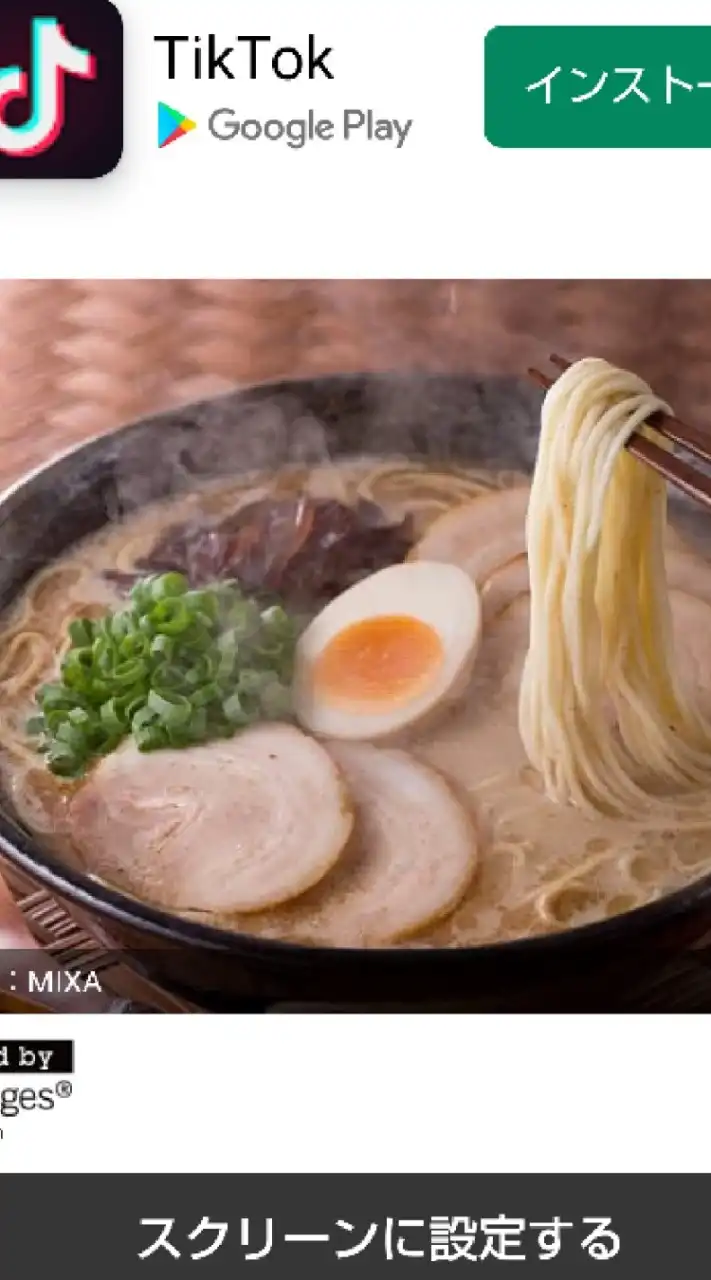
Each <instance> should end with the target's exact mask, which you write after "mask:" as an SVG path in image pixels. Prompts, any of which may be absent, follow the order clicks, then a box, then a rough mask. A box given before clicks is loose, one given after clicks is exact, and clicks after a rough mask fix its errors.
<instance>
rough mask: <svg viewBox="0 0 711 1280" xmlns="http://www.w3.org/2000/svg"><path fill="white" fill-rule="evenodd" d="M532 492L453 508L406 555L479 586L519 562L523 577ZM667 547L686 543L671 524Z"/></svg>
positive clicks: (522, 488)
mask: <svg viewBox="0 0 711 1280" xmlns="http://www.w3.org/2000/svg"><path fill="white" fill-rule="evenodd" d="M529 496H530V488H529V486H528V485H517V486H516V487H515V488H511V489H500V490H496V491H495V492H494V493H486V494H483V495H482V496H481V497H477V498H472V499H471V501H470V502H464V503H462V504H461V506H457V507H453V508H452V510H451V511H446V512H445V513H444V515H441V516H438V518H437V519H436V520H434V521H433V522H432V524H431V525H430V527H429V529H428V530H427V532H426V533H425V534H424V535H423V537H422V538H421V539H420V541H419V542H418V543H417V544H416V545H415V546H414V547H413V549H412V551H411V552H410V555H409V557H408V558H409V559H411V560H434V561H437V562H444V563H445V564H456V565H458V566H459V568H460V569H464V571H465V573H468V574H469V577H470V578H472V579H473V581H474V582H475V583H476V585H477V586H478V587H479V589H480V590H482V589H483V587H484V586H485V584H486V583H487V582H488V581H489V579H490V578H491V577H492V575H493V574H496V573H498V572H499V571H501V570H502V569H504V568H506V567H508V566H509V565H513V564H515V566H516V567H515V573H516V575H518V576H519V577H520V558H521V557H522V556H525V555H526V515H527V512H528V500H529ZM665 545H666V549H667V553H674V554H678V553H679V551H680V550H683V547H684V543H683V541H682V539H681V538H680V537H679V535H678V533H677V532H676V530H675V529H674V528H673V527H672V526H671V525H669V526H667V530H666V537H665ZM502 585H503V584H502ZM513 594H515V592H514V593H513ZM510 598H513V596H511V597H510ZM482 603H483V600H482ZM490 616H491V615H490Z"/></svg>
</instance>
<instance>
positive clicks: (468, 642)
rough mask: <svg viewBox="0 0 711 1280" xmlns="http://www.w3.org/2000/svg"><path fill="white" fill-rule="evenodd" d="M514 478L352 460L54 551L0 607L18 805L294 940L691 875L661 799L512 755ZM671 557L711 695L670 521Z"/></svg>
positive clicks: (502, 921) (98, 857)
mask: <svg viewBox="0 0 711 1280" xmlns="http://www.w3.org/2000/svg"><path fill="white" fill-rule="evenodd" d="M528 495H529V487H528V481H527V480H526V478H525V477H524V476H519V475H513V474H511V473H506V474H501V473H497V474H493V473H485V472H482V471H477V470H466V469H461V468H460V469H454V468H448V469H447V468H444V467H443V468H442V469H441V470H437V469H435V468H434V467H433V466H432V465H431V464H425V463H422V464H419V463H414V462H412V461H407V460H403V459H398V458H393V459H388V458H385V459H378V460H374V459H372V458H367V459H358V458H356V459H353V460H350V461H346V462H343V463H342V464H333V465H329V466H324V467H319V468H315V469H313V470H311V471H304V470H303V469H299V470H297V469H293V470H285V471H283V472H281V473H279V474H277V475H254V476H251V477H247V478H245V479H241V480H230V481H229V482H222V483H220V484H219V485H217V484H213V485H209V486H205V487H204V488H202V489H199V490H196V491H195V492H193V493H192V494H190V496H188V497H184V498H180V499H175V500H171V501H169V502H166V503H164V504H161V505H155V506H153V507H151V508H146V509H145V510H143V511H142V512H141V513H140V514H138V515H133V516H131V517H130V518H128V519H126V520H125V522H123V523H116V524H113V525H111V526H110V527H108V528H107V529H106V530H105V531H104V532H102V533H101V534H100V535H98V536H95V537H92V538H90V539H88V540H86V541H85V542H84V543H82V544H80V545H77V546H76V547H75V548H74V549H73V550H72V551H71V552H70V553H68V554H67V555H65V556H63V557H62V558H61V559H59V560H57V562H56V563H54V564H53V565H51V566H50V567H49V568H48V569H46V570H44V571H43V572H42V573H40V574H39V575H38V576H36V577H35V578H34V580H32V581H31V582H30V583H29V585H28V587H27V588H26V590H25V591H24V592H23V594H22V596H21V598H20V599H19V600H18V601H17V603H16V605H15V606H14V607H13V609H12V611H11V612H10V613H8V614H7V615H6V616H5V617H4V619H3V620H2V632H1V634H0V687H1V688H2V724H1V726H0V738H1V742H0V750H1V765H2V774H3V781H4V786H5V789H6V790H7V792H8V794H9V796H10V797H11V801H12V804H13V806H14V808H15V810H16V812H17V814H18V817H19V818H20V820H21V821H22V822H23V823H24V824H25V825H26V826H27V827H28V828H29V829H30V830H31V831H33V832H35V833H36V835H37V836H38V837H39V838H40V840H41V841H42V843H43V844H45V845H46V846H48V847H50V846H51V847H52V848H53V849H54V850H55V851H58V852H59V853H60V854H61V856H62V858H64V859H66V860H67V861H71V863H72V864H73V865H79V866H81V867H83V869H84V870H85V871H86V872H87V873H88V874H89V875H90V876H93V877H95V878H98V879H100V880H104V881H106V882H109V883H111V884H112V885H113V886H114V887H116V888H118V889H120V890H122V891H123V892H124V893H126V894H128V895H129V896H132V897H135V898H141V899H143V900H145V901H148V902H150V903H151V904H153V905H155V906H158V907H162V908H163V909H165V910H168V911H171V912H174V913H177V914H181V915H185V916H188V917H191V918H198V919H201V920H204V921H207V922H209V923H212V924H217V925H220V926H222V927H226V928H229V929H235V930H239V931H243V932H248V933H253V934H259V935H262V936H266V937H270V938H283V939H287V940H290V941H298V942H304V943H307V944H308V943H311V944H314V943H320V944H326V945H333V946H338V945H348V946H353V945H360V946H384V945H385V946H417V947H466V946H474V945H477V944H481V943H489V942H495V941H505V940H509V939H514V938H520V937H526V936H530V935H534V934H542V933H549V932H553V931H556V930H560V929H564V928H570V927H574V926H578V925H582V924H584V923H588V922H592V921H596V920H602V919H604V918H606V917H609V916H614V915H617V914H619V913H622V912H626V911H629V910H631V909H633V908H635V907H637V906H639V905H642V904H644V903H647V902H649V901H651V900H652V899H654V898H657V897H659V896H661V895H664V894H667V893H669V892H671V891H673V890H675V889H678V888H680V887H681V886H683V885H686V884H688V883H690V882H691V881H693V880H695V879H697V878H698V877H700V876H702V875H703V874H705V873H706V872H708V871H711V839H709V835H708V832H707V831H705V830H704V829H703V824H697V826H696V827H694V826H693V825H689V824H687V825H686V826H685V825H684V824H682V823H680V821H679V816H678V813H677V811H676V809H675V805H674V804H673V803H672V802H671V801H669V803H668V804H658V805H656V806H655V807H654V808H653V809H650V814H649V815H647V816H644V815H643V816H642V817H639V816H638V817H636V818H635V819H634V820H627V819H621V818H618V817H614V818H613V817H605V816H600V815H589V814H587V813H584V812H582V811H581V810H579V809H577V808H575V807H573V806H566V805H557V804H554V803H552V802H551V800H549V799H548V798H547V796H546V795H545V794H544V791H543V786H542V782H541V779H540V777H539V774H538V773H537V771H536V770H534V769H533V768H532V767H531V765H530V764H529V761H528V759H527V756H526V753H525V751H524V748H523V745H522V742H521V738H520V736H519V730H518V700H519V684H520V678H521V672H522V669H523V665H524V660H525V657H526V652H527V648H528V642H529V580H528V568H527V559H526V535H525V518H526V511H527V505H528ZM666 565H667V576H668V582H669V588H670V598H671V605H672V614H673V621H674V630H675V640H676V645H677V653H678V658H679V663H680V667H681V669H682V670H683V672H684V674H685V679H686V680H687V682H688V686H689V690H690V692H691V693H692V694H693V697H694V698H695V699H696V700H697V701H698V703H699V704H700V705H704V706H708V705H709V703H710V702H711V646H710V645H709V636H711V566H710V565H709V563H708V562H707V561H706V560H704V559H703V558H702V557H700V556H699V555H698V554H697V553H696V552H695V551H692V550H690V549H688V548H687V547H686V546H685V545H684V544H683V543H682V542H681V540H680V539H679V537H678V536H677V535H676V534H675V533H674V532H673V531H672V530H667V535H666ZM235 583H236V584H237V585H236V586H235V585H234V584H235ZM216 584H217V588H219V589H216ZM220 592H221V593H220ZM132 593H133V594H132ZM230 593H232V594H230ZM127 617H128V621H126V618H127ZM117 618H118V621H117ZM80 619H83V620H85V621H84V622H83V623H81V624H80V625H79V627H78V628H77V627H76V626H75V627H74V628H73V629H72V632H71V633H70V624H72V622H74V623H76V621H77V620H80ZM122 619H123V620H122ZM181 627H182V630H181V629H180V628H181ZM289 628H291V630H289ZM289 637H293V646H292V647H290V646H291V645H292V641H291V639H289ZM292 648H293V652H292ZM68 657H70V658H71V660H70V661H68ZM62 663H64V671H65V676H63V675H62ZM92 664H93V665H92ZM102 664H103V665H102ZM65 678H66V680H68V681H69V684H66V683H65V684H63V683H62V681H63V680H64V679H65ZM181 682H182V683H181ZM48 685H49V686H50V688H51V690H53V692H50V693H47V692H46V689H47V686H48ZM38 690H39V691H42V690H44V691H45V692H44V693H42V692H40V711H41V717H40V718H41V719H42V718H43V732H44V737H42V736H41V734H40V729H39V728H38V726H37V723H36V720H37V713H38V705H37V702H36V698H37V695H38ZM117 691H118V693H117ZM186 691H187V692H186ZM119 695H120V696H119ZM42 699H44V705H42ZM710 709H711V708H710ZM70 712H71V715H70ZM28 720H29V721H31V724H30V731H28V728H27V724H28ZM38 734H40V736H39V737H38ZM102 735H103V736H102ZM92 744H93V745H92ZM41 746H44V754H42V753H41V752H40V750H39V749H38V748H39V747H41ZM48 762H49V763H48ZM53 769H54V771H53ZM652 815H653V816H652ZM707 825H708V824H707Z"/></svg>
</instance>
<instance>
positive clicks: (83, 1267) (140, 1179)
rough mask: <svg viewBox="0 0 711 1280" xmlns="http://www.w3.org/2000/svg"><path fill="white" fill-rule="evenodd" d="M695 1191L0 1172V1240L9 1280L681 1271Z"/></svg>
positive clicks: (496, 1179)
mask: <svg viewBox="0 0 711 1280" xmlns="http://www.w3.org/2000/svg"><path fill="white" fill-rule="evenodd" d="M445 1122H446V1120H445V1119H444V1118H443V1123H445ZM710 1194H711V1175H707V1174H700V1175H696V1174H693V1175H686V1174H684V1175H675V1174H669V1175H667V1174H610V1175H597V1174H580V1175H568V1174H496V1175H489V1174H374V1175H367V1174H337V1175H332V1174H255V1175H253V1174H225V1175H223V1174H166V1175H163V1174H105V1175H102V1176H99V1177H97V1176H96V1175H83V1174H76V1175H66V1174H37V1175H34V1174H24V1175H13V1174H2V1175H0V1240H2V1249H3V1256H4V1257H6V1258H12V1259H14V1262H15V1266H14V1268H13V1270H16V1271H17V1274H18V1275H19V1274H20V1273H22V1274H23V1275H33V1274H35V1272H36V1271H39V1272H41V1273H42V1274H46V1275H50V1274H54V1273H55V1272H56V1270H57V1268H58V1267H59V1266H60V1264H62V1263H66V1265H67V1268H71V1271H72V1275H73V1276H74V1277H75V1280H83V1277H85V1276H86V1277H87V1280H89V1277H91V1280H95V1278H96V1276H97V1274H107V1275H108V1276H109V1277H113V1276H114V1275H116V1276H120V1277H121V1280H131V1277H133V1276H139V1275H142V1276H151V1275H154V1276H170V1275H173V1276H174V1275H175V1274H176V1273H177V1272H178V1271H179V1270H180V1268H183V1269H184V1268H186V1267H187V1266H190V1265H192V1264H194V1263H199V1264H200V1265H201V1267H202V1268H203V1269H209V1271H210V1274H211V1275H213V1276H225V1277H227V1276H230V1277H235V1276H237V1275H239V1274H241V1273H242V1272H246V1274H250V1272H249V1268H250V1267H251V1268H252V1274H253V1275H254V1276H255V1277H258V1276H260V1275H261V1276H262V1277H266V1278H267V1280H271V1278H272V1277H282V1276H283V1277H285V1278H286V1277H292V1276H293V1275H294V1271H295V1268H298V1267H301V1268H305V1269H306V1270H307V1273H308V1274H309V1276H311V1277H312V1278H313V1280H319V1278H320V1277H333V1276H337V1275H338V1271H337V1270H336V1269H335V1267H336V1264H337V1263H338V1264H340V1265H341V1266H342V1268H343V1274H344V1276H348V1275H353V1274H355V1275H364V1274H365V1273H366V1271H367V1272H368V1273H369V1274H370V1275H371V1276H373V1275H375V1276H377V1275H380V1274H381V1272H382V1274H383V1275H387V1274H388V1272H390V1271H392V1270H393V1268H398V1269H399V1270H400V1271H404V1268H405V1267H408V1268H409V1269H410V1271H411V1272H413V1273H414V1272H415V1271H417V1270H419V1271H422V1270H423V1269H424V1268H425V1267H429V1266H432V1265H434V1264H435V1263H437V1262H458V1263H460V1264H461V1265H462V1266H463V1267H466V1265H467V1264H468V1263H469V1264H470V1263H472V1262H476V1264H477V1266H479V1267H482V1266H486V1267H489V1268H490V1269H493V1267H494V1266H495V1265H498V1266H499V1267H502V1266H503V1265H504V1264H505V1263H515V1264H516V1265H517V1268H518V1274H521V1273H523V1274H529V1273H532V1272H534V1271H536V1272H537V1273H538V1272H541V1271H542V1270H543V1269H545V1270H546V1271H547V1272H548V1274H550V1269H551V1264H552V1263H553V1264H557V1266H556V1270H555V1271H554V1272H553V1275H561V1276H565V1277H566V1280H569V1278H571V1277H572V1278H573V1280H574V1278H575V1277H576V1276H580V1275H587V1274H589V1273H590V1271H591V1270H593V1271H594V1270H595V1269H597V1271H598V1272H599V1273H601V1274H602V1275H606V1274H610V1273H615V1274H617V1275H626V1276H632V1275H633V1274H634V1275H637V1274H638V1272H639V1269H640V1268H644V1269H645V1273H647V1274H649V1273H650V1272H651V1273H652V1274H657V1273H661V1274H664V1273H665V1271H666V1274H671V1273H672V1269H673V1271H674V1274H681V1275H688V1276H691V1275H692V1274H693V1275H696V1274H698V1273H699V1272H700V1264H701V1260H702V1259H703V1258H704V1257H705V1251H706V1241H707V1234H708V1227H707V1216H708V1211H707V1205H708V1203H709V1197H710ZM28 1224H31V1225H30V1229H29V1230H28ZM347 1268H350V1270H347ZM193 1274H195V1275H197V1274H199V1272H197V1271H194V1273H193Z"/></svg>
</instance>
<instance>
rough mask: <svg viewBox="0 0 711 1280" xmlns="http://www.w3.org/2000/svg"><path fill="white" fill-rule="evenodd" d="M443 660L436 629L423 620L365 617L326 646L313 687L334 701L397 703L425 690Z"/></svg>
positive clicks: (330, 700)
mask: <svg viewBox="0 0 711 1280" xmlns="http://www.w3.org/2000/svg"><path fill="white" fill-rule="evenodd" d="M443 658H444V649H443V647H442V642H441V640H440V638H439V636H438V634H437V632H436V631H435V630H434V629H433V628H432V627H430V626H428V625H427V623H426V622H421V621H420V620H419V618H409V617H401V616H391V615H386V616H383V617H378V618H365V619H364V620H363V621H362V622H354V623H353V624H352V625H351V626H350V627H346V628H345V629H344V630H343V631H340V632H339V633H338V634H337V635H335V636H334V637H333V639H332V640H331V641H330V642H329V643H328V644H327V645H326V647H325V649H324V650H323V652H322V653H321V654H320V656H319V658H318V659H317V661H316V663H315V666H314V672H313V678H314V686H315V688H316V690H317V691H318V693H319V694H320V695H321V697H323V698H324V699H325V700H326V701H328V702H332V703H333V702H341V703H351V704H352V703H355V702H360V703H369V704H371V705H372V704H373V703H380V704H385V703H387V704H389V705H393V704H394V703H399V702H405V701H408V700H409V699H410V698H412V697H415V696H416V695H417V694H418V693H420V692H421V691H422V690H423V689H424V688H426V686H427V685H428V684H429V683H430V681H431V679H432V677H433V676H434V675H435V673H436V672H437V670H438V669H439V667H440V665H441V663H442V660H443Z"/></svg>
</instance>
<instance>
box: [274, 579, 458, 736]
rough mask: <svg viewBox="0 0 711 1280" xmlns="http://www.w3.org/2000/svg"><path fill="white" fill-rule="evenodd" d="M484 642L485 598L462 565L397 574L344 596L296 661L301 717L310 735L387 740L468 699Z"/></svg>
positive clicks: (309, 634) (310, 631) (308, 634)
mask: <svg viewBox="0 0 711 1280" xmlns="http://www.w3.org/2000/svg"><path fill="white" fill-rule="evenodd" d="M480 639H481V607H480V603H479V593H478V591H477V588H476V586H475V585H474V583H473V582H472V580H471V578H470V577H469V575H468V574H467V573H465V572H464V570H463V569H460V568H458V567H457V566H456V565H449V564H434V563H429V562H427V561H424V560H418V561H413V562H412V563H406V564H398V565H393V566H391V567H390V568H388V569H382V570H381V571H380V572H379V573H374V574H373V575H372V576H371V577H370V578H365V579H364V580H363V581H362V582H359V583H357V585H356V586H354V587H351V588H350V590H348V591H344V593H343V595H341V596H338V597H337V598H336V599H335V600H332V601H331V603H330V604H328V605H327V606H326V608H325V609H323V611H322V612H321V613H320V614H318V616H317V617H316V618H314V620H313V622H311V623H310V625H309V626H308V627H307V628H306V630H305V631H304V633H303V634H302V636H301V638H300V640H299V643H298V646H297V651H296V667H295V673H294V710H295V713H296V716H297V719H298V720H299V721H300V723H301V724H302V725H303V726H304V728H306V729H310V730H311V732H312V733H317V734H323V735H326V736H328V737H332V738H367V739H374V738H381V737H385V736H387V735H390V734H393V733H396V732H397V731H398V730H400V729H404V728H406V727H409V726H411V725H413V724H415V723H416V722H417V721H419V720H421V719H423V718H424V717H425V716H426V715H428V714H429V712H430V711H432V710H434V708H435V707H437V706H439V704H441V703H446V702H447V703H448V702H450V701H452V700H454V699H455V698H456V697H457V696H459V694H461V693H462V692H463V691H464V689H466V686H467V684H468V682H469V678H470V676H471V673H472V668H473V665H474V661H475V659H476V655H477V652H478V648H479V642H480Z"/></svg>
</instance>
